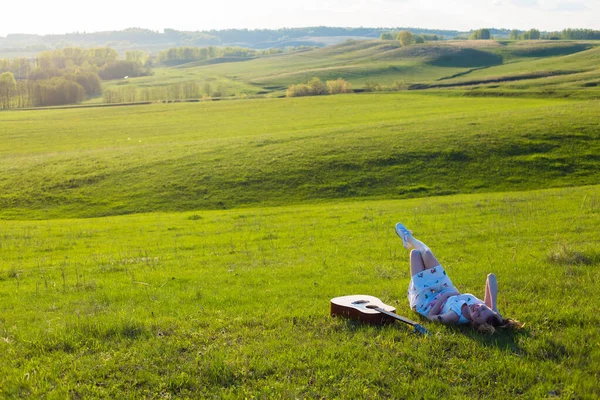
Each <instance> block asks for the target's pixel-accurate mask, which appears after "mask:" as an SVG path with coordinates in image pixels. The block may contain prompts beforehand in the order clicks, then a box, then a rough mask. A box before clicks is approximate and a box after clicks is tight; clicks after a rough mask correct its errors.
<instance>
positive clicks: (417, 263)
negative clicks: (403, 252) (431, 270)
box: [410, 250, 425, 276]
mask: <svg viewBox="0 0 600 400" xmlns="http://www.w3.org/2000/svg"><path fill="white" fill-rule="evenodd" d="M424 269H425V263H424V262H423V257H422V256H421V252H420V251H419V250H411V252H410V276H414V275H416V274H418V273H419V272H421V271H423V270H424Z"/></svg>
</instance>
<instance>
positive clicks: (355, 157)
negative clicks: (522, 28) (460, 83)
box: [0, 45, 600, 399]
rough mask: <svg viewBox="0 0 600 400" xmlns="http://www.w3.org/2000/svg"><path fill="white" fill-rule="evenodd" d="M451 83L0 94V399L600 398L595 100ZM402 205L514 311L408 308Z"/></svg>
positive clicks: (468, 285)
mask: <svg viewBox="0 0 600 400" xmlns="http://www.w3.org/2000/svg"><path fill="white" fill-rule="evenodd" d="M497 46H499V45H497ZM497 46H496V47H497ZM476 49H477V50H482V49H481V48H476ZM330 50H331V49H330ZM363 50H364V51H365V52H368V51H369V48H368V47H366V48H365V49H363ZM339 51H340V55H339V57H342V58H343V57H344V52H343V49H341V48H340V49H339ZM589 51H591V50H589ZM581 54H583V53H581ZM587 54H590V53H587ZM575 55H577V54H575ZM575 55H573V56H566V57H574V56H575ZM561 57H562V56H561ZM238 64H244V63H238ZM439 68H445V67H439ZM561 78H563V79H564V78H565V77H561ZM565 84H566V85H568V82H566V83H565ZM490 90H492V89H490ZM511 90H515V91H517V90H518V89H511ZM525 91H528V92H531V90H530V89H526V90H525ZM469 93H471V94H472V93H477V92H476V91H472V92H469ZM462 94H463V93H462V92H458V91H452V90H440V91H437V92H433V91H427V92H424V93H419V94H415V93H413V92H408V93H387V94H355V95H340V96H324V97H313V98H294V99H257V100H239V101H221V102H206V103H192V104H183V103H181V104H152V105H145V106H132V107H102V108H72V109H55V110H31V111H10V112H1V113H0V254H1V256H0V304H1V306H0V398H7V399H12V398H61V399H62V398H119V399H120V398H232V399H233V398H236V399H237V398H347V399H356V398H369V399H370V398H413V397H422V398H499V399H500V398H510V397H522V398H546V397H560V398H565V399H568V398H574V399H575V398H581V399H588V398H589V399H593V398H598V397H599V396H600V391H599V389H598V385H597V381H598V378H599V377H600V343H599V342H598V324H599V322H600V321H598V319H599V318H598V312H597V310H598V308H599V306H600V302H599V301H598V299H597V296H595V295H594V293H596V292H597V291H598V288H599V286H598V268H599V267H600V248H599V247H598V231H599V229H600V186H598V183H599V182H600V172H599V171H600V168H599V167H600V165H599V164H600V158H599V157H598V154H600V122H599V120H598V115H600V112H599V111H600V110H599V107H600V103H599V102H598V101H592V100H565V99H542V98H499V97H493V98H474V97H469V96H462ZM549 188H551V189H549ZM126 214H127V215H126ZM397 221H402V222H404V223H405V224H406V225H407V226H408V227H409V228H411V229H413V230H414V231H415V234H416V235H417V237H419V238H420V239H422V240H424V241H425V242H426V243H427V244H429V245H430V246H431V247H432V249H433V250H434V251H435V253H436V256H437V257H438V258H439V259H440V261H441V262H442V264H443V265H444V266H445V267H446V268H447V270H448V271H449V273H450V276H451V278H452V280H453V281H454V283H455V284H456V285H457V287H458V288H459V289H460V290H461V291H463V292H470V293H473V294H475V295H477V296H480V297H482V296H483V284H484V282H485V276H486V274H487V273H489V272H495V273H496V275H497V276H498V279H499V283H500V298H499V307H500V310H501V311H502V312H503V314H504V315H505V316H508V317H512V318H515V319H518V320H520V321H522V322H524V323H525V328H524V329H522V330H520V331H518V332H500V333H498V334H497V335H494V336H483V335H480V334H477V333H475V332H473V331H472V330H470V329H469V328H460V327H447V326H443V325H438V324H434V323H430V322H427V321H424V320H422V319H420V317H419V316H418V315H416V314H414V313H412V312H411V311H410V309H409V306H408V302H407V300H406V289H407V286H408V282H409V279H410V277H409V267H408V252H407V251H406V250H405V249H404V248H402V246H401V242H400V241H399V239H398V238H397V237H396V236H395V234H394V232H393V226H394V223H395V222H397ZM360 293H363V294H370V295H373V296H377V297H379V298H380V299H382V300H383V301H384V302H385V303H387V304H390V305H393V306H395V307H396V308H397V310H398V313H399V314H401V315H404V316H407V317H409V318H412V319H415V320H419V321H420V322H422V323H423V324H424V325H426V327H427V329H429V330H430V331H431V332H432V333H433V334H432V335H431V336H430V337H427V338H420V337H416V336H414V335H412V334H411V333H410V330H409V329H408V328H407V327H406V326H405V325H402V324H399V323H397V324H394V325H391V326H385V327H371V326H364V325H361V324H358V323H356V322H352V321H346V320H343V319H336V318H332V317H330V316H329V315H328V311H329V300H330V299H331V298H333V297H336V296H341V295H348V294H360Z"/></svg>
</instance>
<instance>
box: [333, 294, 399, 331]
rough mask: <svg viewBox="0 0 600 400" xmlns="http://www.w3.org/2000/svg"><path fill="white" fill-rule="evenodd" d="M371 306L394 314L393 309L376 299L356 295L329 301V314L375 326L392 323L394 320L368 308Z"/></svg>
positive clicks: (394, 310)
mask: <svg viewBox="0 0 600 400" xmlns="http://www.w3.org/2000/svg"><path fill="white" fill-rule="evenodd" d="M373 306H376V307H378V308H381V309H383V310H386V311H388V312H391V313H395V312H396V308H395V307H392V306H389V305H387V304H384V303H383V302H382V301H381V300H379V299H378V298H377V297H373V296H368V295H362V294H358V295H352V296H343V297H336V298H334V299H331V307H330V314H331V315H332V316H341V317H346V318H350V319H355V320H358V321H361V322H366V323H368V324H375V325H383V324H389V323H392V322H394V320H395V318H392V317H390V316H389V315H385V314H382V313H381V312H379V311H377V310H375V309H373V308H370V307H373Z"/></svg>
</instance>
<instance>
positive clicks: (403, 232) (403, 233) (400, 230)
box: [395, 222, 413, 249]
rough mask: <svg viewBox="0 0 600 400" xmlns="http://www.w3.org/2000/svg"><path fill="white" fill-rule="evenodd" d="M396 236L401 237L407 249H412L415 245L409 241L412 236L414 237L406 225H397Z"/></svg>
mask: <svg viewBox="0 0 600 400" xmlns="http://www.w3.org/2000/svg"><path fill="white" fill-rule="evenodd" d="M395 230H396V235H398V236H400V239H402V245H403V246H404V248H405V249H412V248H413V245H412V244H411V243H410V242H409V241H408V238H409V237H410V236H412V231H409V230H408V229H406V227H405V226H404V225H402V224H401V223H400V222H398V223H397V224H396V229H395Z"/></svg>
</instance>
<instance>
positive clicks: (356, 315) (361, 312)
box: [330, 294, 429, 336]
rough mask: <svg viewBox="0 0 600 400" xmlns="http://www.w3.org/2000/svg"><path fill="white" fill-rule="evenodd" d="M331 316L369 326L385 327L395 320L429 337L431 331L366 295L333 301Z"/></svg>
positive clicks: (375, 298)
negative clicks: (353, 320)
mask: <svg viewBox="0 0 600 400" xmlns="http://www.w3.org/2000/svg"><path fill="white" fill-rule="evenodd" d="M330 314H331V315H332V316H338V315H339V316H341V317H346V318H351V319H356V320H358V321H361V322H366V323H368V324H376V325H383V324H388V323H391V322H394V321H395V320H398V321H401V322H404V323H405V324H408V325H410V326H412V327H413V328H414V332H415V333H420V334H421V335H425V336H426V335H429V331H428V330H427V329H425V328H424V327H423V326H421V325H420V324H419V323H417V322H415V321H411V320H410V319H408V318H404V317H401V316H399V315H398V314H396V308H395V307H392V306H389V305H387V304H384V303H383V302H382V301H381V300H379V299H378V298H377V297H373V296H368V295H366V294H357V295H352V296H342V297H336V298H333V299H331V307H330Z"/></svg>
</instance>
